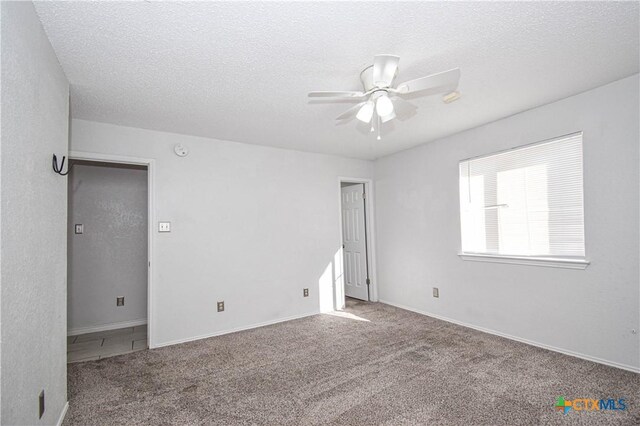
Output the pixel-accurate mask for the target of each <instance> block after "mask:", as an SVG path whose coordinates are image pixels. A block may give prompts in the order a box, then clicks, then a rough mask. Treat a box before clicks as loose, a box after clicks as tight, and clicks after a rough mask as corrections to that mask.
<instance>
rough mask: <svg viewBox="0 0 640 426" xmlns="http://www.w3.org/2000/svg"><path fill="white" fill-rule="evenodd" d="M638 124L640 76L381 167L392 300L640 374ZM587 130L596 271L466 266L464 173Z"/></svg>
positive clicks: (382, 273) (384, 249)
mask: <svg viewBox="0 0 640 426" xmlns="http://www.w3.org/2000/svg"><path fill="white" fill-rule="evenodd" d="M638 114H639V111H638V75H635V76H631V77H628V78H626V79H623V80H620V81H618V82H615V83H612V84H609V85H606V86H603V87H600V88H597V89H595V90H591V91H588V92H585V93H582V94H579V95H577V96H573V97H570V98H567V99H564V100H561V101H558V102H555V103H552V104H549V105H545V106H542V107H539V108H535V109H533V110H529V111H526V112H524V113H521V114H518V115H515V116H512V117H508V118H505V119H503V120H499V121H496V122H493V123H490V124H487V125H484V126H481V127H478V128H475V129H472V130H469V131H466V132H463V133H459V134H457V135H454V136H450V137H447V138H444V139H441V140H438V141H435V142H433V143H428V144H425V145H422V146H420V147H417V148H414V149H411V150H408V151H404V152H401V153H398V154H395V155H392V156H389V157H385V158H382V159H379V160H378V161H376V162H375V180H376V220H377V230H378V239H377V243H378V247H377V248H378V251H377V254H378V276H379V280H380V283H379V284H380V299H381V300H384V301H388V302H391V303H394V304H398V305H402V306H405V307H409V308H412V309H416V310H419V311H421V312H425V313H430V314H435V315H440V316H442V317H445V318H449V319H453V320H456V321H459V322H463V323H466V324H470V325H473V326H476V327H482V328H485V329H488V330H493V331H497V332H500V333H503V334H506V335H510V336H514V337H516V338H519V339H524V340H527V341H530V342H536V343H539V344H543V345H547V346H549V347H554V348H559V349H562V350H565V351H568V352H572V353H575V354H580V355H582V356H586V357H590V358H593V359H601V360H604V361H607V362H610V363H612V364H617V365H619V366H622V367H626V368H631V369H636V370H637V369H638V368H639V367H640V365H639V363H640V340H639V339H640V334H633V333H632V331H631V330H632V329H636V330H638V328H639V323H640V317H639V313H640V308H639V303H640V295H639V286H638V280H639V270H638V258H639V249H638V246H639V243H638V232H639V229H638V217H639V207H638V204H639V201H638V181H639V173H638V169H639V168H638V164H639V162H640V158H639V149H638V146H639V142H638V135H639V129H638ZM580 130H582V131H584V200H585V238H586V251H587V258H588V259H589V260H590V261H591V265H590V266H589V267H588V268H587V269H586V270H584V271H580V270H568V269H553V268H545V267H537V266H520V265H506V264H496V263H483V262H470V261H463V260H461V259H460V258H459V257H458V256H457V254H458V252H459V250H460V215H459V195H458V162H459V161H460V160H463V159H466V158H469V157H473V156H477V155H482V154H488V153H492V152H496V151H500V150H503V149H507V148H511V147H516V146H519V145H523V144H526V143H531V142H536V141H541V140H544V139H548V138H552V137H555V136H560V135H565V134H568V133H572V132H576V131H580ZM436 286H437V287H439V288H440V298H439V299H436V298H433V297H432V295H431V288H432V287H436Z"/></svg>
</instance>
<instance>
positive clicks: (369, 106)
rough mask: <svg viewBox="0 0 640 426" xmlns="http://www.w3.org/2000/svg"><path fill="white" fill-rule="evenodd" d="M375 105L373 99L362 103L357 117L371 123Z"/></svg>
mask: <svg viewBox="0 0 640 426" xmlns="http://www.w3.org/2000/svg"><path fill="white" fill-rule="evenodd" d="M374 106H375V105H374V103H373V101H368V102H367V103H366V104H364V105H362V108H360V111H358V114H357V115H356V118H357V119H358V120H360V121H362V122H363V123H370V122H371V118H372V117H373V109H374Z"/></svg>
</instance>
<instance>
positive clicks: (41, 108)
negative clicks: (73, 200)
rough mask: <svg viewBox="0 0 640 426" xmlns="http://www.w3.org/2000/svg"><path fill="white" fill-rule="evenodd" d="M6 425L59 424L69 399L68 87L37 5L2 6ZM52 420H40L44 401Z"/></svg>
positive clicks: (3, 343)
mask: <svg viewBox="0 0 640 426" xmlns="http://www.w3.org/2000/svg"><path fill="white" fill-rule="evenodd" d="M0 7H1V9H0V11H1V12H0V13H1V15H2V48H1V50H2V76H1V78H2V96H1V97H2V120H1V121H2V132H1V133H2V147H1V151H2V167H1V169H2V172H1V174H2V179H1V181H2V188H1V199H2V225H1V232H2V234H1V235H2V289H1V291H2V294H1V299H2V319H1V323H2V404H1V405H2V419H1V422H2V424H6V425H16V424H29V425H44V424H49V425H50V424H55V423H56V422H57V421H58V419H59V417H60V414H61V412H62V410H63V407H64V406H65V403H66V400H67V386H66V385H67V377H66V373H67V369H66V360H67V357H66V331H67V330H66V315H67V312H66V300H67V292H66V288H67V287H66V279H67V277H66V274H67V262H66V249H67V248H66V247H67V238H66V222H67V179H66V178H65V177H62V176H58V175H57V174H54V172H53V171H52V168H51V155H52V154H53V153H56V154H57V155H58V156H59V157H62V156H63V155H67V147H68V116H69V105H68V99H69V87H68V84H67V80H66V78H65V75H64V73H63V72H62V69H61V68H60V66H59V65H58V60H57V58H56V56H55V54H54V52H53V49H52V48H51V45H50V44H49V41H48V39H47V37H46V36H45V33H44V31H43V29H42V27H41V25H40V21H39V20H38V17H37V16H36V14H35V11H34V9H33V5H32V4H31V3H30V2H28V3H27V2H2V3H1V6H0ZM42 389H44V391H45V406H46V410H45V414H44V417H43V418H42V419H38V395H39V394H40V391H41V390H42Z"/></svg>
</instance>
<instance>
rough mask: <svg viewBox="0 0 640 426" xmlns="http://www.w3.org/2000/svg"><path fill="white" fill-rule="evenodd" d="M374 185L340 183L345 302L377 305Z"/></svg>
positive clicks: (358, 182)
mask: <svg viewBox="0 0 640 426" xmlns="http://www.w3.org/2000/svg"><path fill="white" fill-rule="evenodd" d="M370 187H371V181H369V180H362V179H341V180H340V213H341V215H340V218H341V242H342V294H343V298H342V301H338V306H340V302H342V306H343V307H344V306H345V300H346V299H345V298H351V299H357V300H362V301H367V302H368V301H376V300H377V294H376V293H377V292H376V291H375V283H374V280H373V276H374V274H375V265H374V263H373V256H372V252H373V250H372V247H373V242H372V239H373V238H372V237H373V233H372V232H371V231H372V229H373V220H372V213H373V212H372V210H373V209H372V208H371V206H372V203H371V194H370V192H371V191H370Z"/></svg>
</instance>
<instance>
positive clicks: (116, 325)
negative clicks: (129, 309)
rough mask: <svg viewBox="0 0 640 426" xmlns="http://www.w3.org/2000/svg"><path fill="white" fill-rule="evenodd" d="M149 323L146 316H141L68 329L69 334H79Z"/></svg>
mask: <svg viewBox="0 0 640 426" xmlns="http://www.w3.org/2000/svg"><path fill="white" fill-rule="evenodd" d="M146 323H147V319H146V318H141V319H137V320H132V321H122V322H114V323H112V324H105V325H96V326H90V327H77V328H71V329H69V330H67V336H77V335H78V334H86V333H96V332H98V331H109V330H117V329H118V328H126V327H137V326H139V325H145V324H146Z"/></svg>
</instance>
